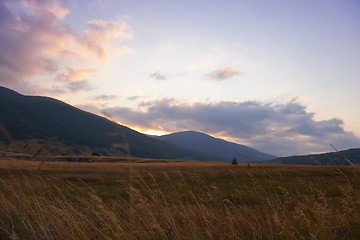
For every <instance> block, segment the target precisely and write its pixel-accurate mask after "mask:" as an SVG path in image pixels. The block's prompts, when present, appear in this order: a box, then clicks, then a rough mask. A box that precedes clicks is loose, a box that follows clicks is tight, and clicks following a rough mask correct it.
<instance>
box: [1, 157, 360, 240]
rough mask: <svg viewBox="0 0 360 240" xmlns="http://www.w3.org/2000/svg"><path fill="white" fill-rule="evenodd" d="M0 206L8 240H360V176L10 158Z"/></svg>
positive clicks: (300, 169) (282, 168) (279, 168)
mask: <svg viewBox="0 0 360 240" xmlns="http://www.w3.org/2000/svg"><path fill="white" fill-rule="evenodd" d="M39 166H40V168H39ZM0 206H1V207H0V239H359V236H360V170H359V169H358V168H354V167H341V168H337V167H321V166H316V167H314V166H313V167H304V166H287V165H255V164H251V165H250V166H248V165H234V166H233V165H231V164H230V163H204V162H181V161H177V162H176V161H150V160H146V159H144V160H139V159H137V160H136V161H132V160H128V161H127V162H93V163H71V162H46V163H44V164H41V165H40V162H37V161H29V160H18V159H17V160H15V159H1V160H0Z"/></svg>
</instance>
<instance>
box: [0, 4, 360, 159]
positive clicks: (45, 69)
mask: <svg viewBox="0 0 360 240" xmlns="http://www.w3.org/2000/svg"><path fill="white" fill-rule="evenodd" d="M359 69H360V2H359V1H358V0H302V1H296V0H252V1H248V0H222V1H220V0H207V1H205V0H198V1H189V0H182V1H175V0H167V1H165V0H152V1H139V0H77V1H75V0H74V1H72V0H0V85H1V86H5V87H8V88H11V89H14V90H16V91H18V92H20V93H22V94H26V95H42V96H50V97H53V98H57V99H60V100H62V101H65V102H67V103H69V104H72V105H74V106H76V107H78V108H81V109H83V110H86V111H90V112H93V113H95V114H100V115H102V116H105V117H108V118H110V119H111V120H113V121H116V122H118V123H120V124H123V125H126V126H128V127H131V128H133V129H135V130H137V131H140V132H143V133H147V134H157V135H159V134H166V133H171V132H177V131H185V130H195V131H201V132H204V133H208V134H210V135H212V136H215V137H221V138H224V139H226V140H229V141H234V142H237V143H240V144H245V145H248V146H250V147H254V148H256V149H258V150H261V151H264V152H267V153H270V154H274V155H277V156H288V155H294V154H308V153H320V152H329V151H332V150H333V149H332V147H331V146H330V144H332V145H334V146H335V147H336V148H338V149H348V148H354V147H360V124H359V122H358V120H359V119H360V106H359V103H360V94H359V89H360V71H359Z"/></svg>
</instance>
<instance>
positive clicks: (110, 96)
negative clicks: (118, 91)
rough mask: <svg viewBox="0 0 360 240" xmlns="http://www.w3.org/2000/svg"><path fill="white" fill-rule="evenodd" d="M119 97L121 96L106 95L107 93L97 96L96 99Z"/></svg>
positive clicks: (106, 99) (105, 99)
mask: <svg viewBox="0 0 360 240" xmlns="http://www.w3.org/2000/svg"><path fill="white" fill-rule="evenodd" d="M118 97H119V96H118V95H105V94H103V95H99V96H96V97H95V99H96V100H100V101H109V100H113V99H116V98H118Z"/></svg>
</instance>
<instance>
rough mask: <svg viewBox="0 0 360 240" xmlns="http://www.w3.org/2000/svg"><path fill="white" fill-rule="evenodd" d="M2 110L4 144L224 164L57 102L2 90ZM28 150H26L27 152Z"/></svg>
mask: <svg viewBox="0 0 360 240" xmlns="http://www.w3.org/2000/svg"><path fill="white" fill-rule="evenodd" d="M0 109H1V110H0V141H2V142H4V143H6V144H9V143H10V142H19V141H21V142H26V141H30V140H33V139H40V140H41V141H42V142H45V143H56V142H59V143H61V144H62V145H66V146H71V147H72V149H74V147H78V148H77V149H84V146H85V147H87V148H90V149H91V150H92V151H98V152H101V153H102V154H116V155H122V156H133V157H143V158H167V159H198V160H210V161H219V160H221V159H219V158H218V157H217V156H212V155H210V154H207V153H201V152H196V151H193V150H188V149H184V148H180V147H177V146H174V145H172V144H169V143H166V142H163V141H160V140H158V139H154V138H151V137H148V136H146V135H144V134H141V133H139V132H137V131H134V130H132V129H130V128H128V127H125V126H122V125H119V124H117V123H115V122H112V121H110V120H108V119H106V118H103V117H100V116H97V115H95V114H91V113H88V112H85V111H82V110H80V109H78V108H75V107H73V106H70V105H68V104H66V103H64V102H61V101H59V100H56V99H53V98H48V97H38V96H24V95H21V94H19V93H17V92H15V91H13V90H10V89H7V88H4V87H0ZM44 140H45V141H44ZM26 149H27V147H24V151H25V150H26ZM60 153H61V152H58V153H57V154H60Z"/></svg>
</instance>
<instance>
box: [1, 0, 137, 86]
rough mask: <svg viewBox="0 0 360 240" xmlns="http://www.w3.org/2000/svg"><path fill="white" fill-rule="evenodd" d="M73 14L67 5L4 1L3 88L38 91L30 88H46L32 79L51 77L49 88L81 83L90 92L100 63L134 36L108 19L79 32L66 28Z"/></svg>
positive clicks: (50, 0) (46, 1) (40, 0)
mask: <svg viewBox="0 0 360 240" xmlns="http://www.w3.org/2000/svg"><path fill="white" fill-rule="evenodd" d="M68 14H69V9H68V8H66V5H65V4H64V2H63V1H61V0H11V1H10V0H0V83H1V84H4V85H7V86H9V87H12V88H15V89H17V90H20V91H21V90H24V89H26V90H27V91H33V90H29V89H28V88H29V87H30V88H33V89H35V88H36V89H44V88H46V87H44V85H45V84H44V83H43V84H42V86H36V83H35V82H33V81H32V79H33V78H36V77H44V76H46V79H47V80H46V81H47V83H48V84H47V85H51V84H53V83H54V82H51V81H53V80H60V79H63V80H65V79H66V80H70V81H74V80H77V81H82V82H81V83H80V82H78V83H77V85H76V86H75V87H78V86H85V87H86V89H90V87H89V86H90V85H91V83H90V81H89V80H88V79H87V78H88V77H90V76H91V74H93V73H94V72H96V67H97V64H96V63H97V61H101V60H102V59H107V58H108V55H109V54H114V53H118V52H120V49H121V48H120V47H118V46H115V42H116V41H118V40H121V39H123V38H129V37H131V33H130V32H129V30H128V29H129V27H128V25H127V24H126V23H123V22H120V21H104V20H90V21H89V22H88V25H87V28H86V29H85V30H84V31H83V32H80V33H76V32H75V31H73V30H72V29H71V28H70V27H68V26H66V25H64V24H63V23H62V20H63V19H64V18H66V16H67V15H68ZM122 48H124V47H122ZM125 48H126V47H125ZM94 54H95V57H94ZM58 84H65V85H66V84H69V83H65V82H64V83H59V81H58ZM72 84H73V85H74V84H75V83H72ZM38 85H39V84H38ZM68 87H69V86H68ZM72 88H73V89H74V86H72ZM76 89H77V88H76Z"/></svg>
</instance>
